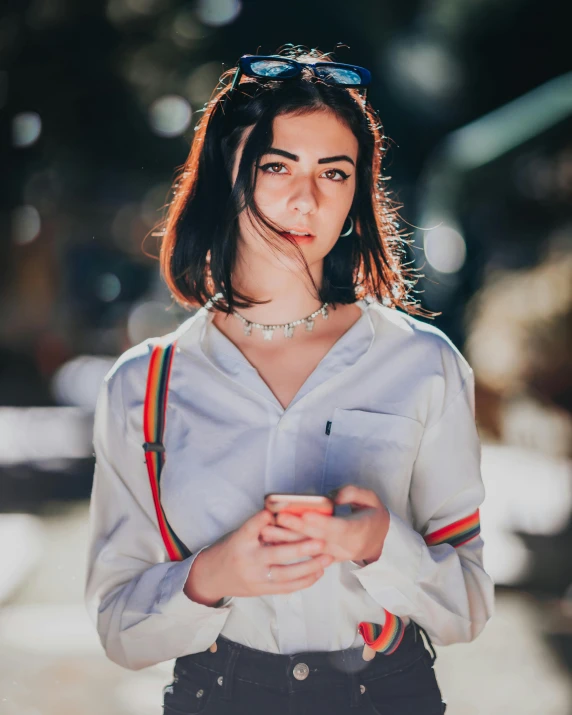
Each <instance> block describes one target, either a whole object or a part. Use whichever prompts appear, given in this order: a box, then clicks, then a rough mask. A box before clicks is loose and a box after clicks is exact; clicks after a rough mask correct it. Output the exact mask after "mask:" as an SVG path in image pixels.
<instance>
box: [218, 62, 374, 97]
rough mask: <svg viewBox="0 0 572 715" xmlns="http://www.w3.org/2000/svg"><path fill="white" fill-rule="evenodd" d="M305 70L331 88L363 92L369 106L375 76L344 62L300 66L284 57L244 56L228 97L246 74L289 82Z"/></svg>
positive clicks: (313, 63) (303, 64) (364, 69)
mask: <svg viewBox="0 0 572 715" xmlns="http://www.w3.org/2000/svg"><path fill="white" fill-rule="evenodd" d="M303 69H309V70H311V71H312V72H313V73H314V75H315V76H316V77H318V78H319V79H321V80H322V81H323V82H326V83H327V84H335V85H338V87H354V88H356V89H357V88H363V94H362V98H363V101H364V102H365V100H366V97H367V87H368V85H369V84H370V82H371V72H370V71H369V70H367V69H366V68H365V67H359V66H358V65H347V64H343V63H341V62H297V61H296V60H292V59H290V58H289V57H281V56H280V55H243V56H242V57H241V58H240V59H239V60H238V67H237V70H236V73H235V75H234V77H233V80H232V85H231V87H230V90H229V91H228V93H227V97H228V95H229V94H230V93H231V92H232V91H233V90H234V88H235V87H236V86H237V84H238V83H239V82H240V78H241V76H242V75H243V74H244V75H247V76H249V77H259V78H261V79H269V80H288V79H295V78H296V77H299V76H300V75H301V74H302V70H303Z"/></svg>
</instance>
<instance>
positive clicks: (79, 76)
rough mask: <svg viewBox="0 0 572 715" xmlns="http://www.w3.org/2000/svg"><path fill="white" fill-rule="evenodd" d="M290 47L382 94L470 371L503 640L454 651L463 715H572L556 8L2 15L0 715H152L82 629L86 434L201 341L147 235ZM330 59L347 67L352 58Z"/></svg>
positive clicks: (566, 46)
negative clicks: (222, 82) (250, 69)
mask: <svg viewBox="0 0 572 715" xmlns="http://www.w3.org/2000/svg"><path fill="white" fill-rule="evenodd" d="M285 43H293V44H295V45H298V44H302V45H307V46H309V47H318V48H319V49H321V50H323V51H335V59H337V60H339V61H341V62H353V63H355V64H360V65H364V66H366V67H368V68H370V69H371V70H372V72H373V85H372V87H371V89H370V91H369V97H370V99H371V102H372V104H373V106H374V107H375V108H376V109H377V110H378V111H379V113H380V117H381V119H382V122H383V124H384V129H385V133H386V134H387V135H388V136H389V137H390V139H391V150H390V152H389V154H388V155H387V159H386V165H385V171H384V173H385V175H386V176H388V177H391V179H390V181H389V183H390V186H391V189H392V191H393V198H395V199H396V200H398V201H400V202H401V203H402V204H403V205H404V207H403V209H402V211H401V215H402V218H403V223H402V225H404V226H406V227H407V228H408V230H410V231H411V233H412V237H413V244H412V246H411V249H410V258H411V260H412V261H414V262H415V264H416V265H417V266H418V267H419V268H421V269H422V270H421V272H422V273H423V274H424V278H423V279H422V280H421V281H420V282H419V284H418V285H417V290H418V291H420V293H419V297H420V298H421V300H422V303H423V305H424V306H425V307H427V308H429V309H431V310H436V311H441V315H440V316H439V317H438V318H437V319H436V320H435V321H433V322H434V324H436V325H437V326H438V327H440V328H441V329H443V330H444V331H445V332H446V333H447V335H449V337H450V338H451V339H452V340H453V342H454V343H455V344H456V345H457V346H458V347H459V349H460V350H461V351H462V353H463V354H464V355H465V356H466V358H467V359H468V360H469V362H470V364H471V365H472V367H473V368H474V370H475V376H476V380H477V386H476V390H477V423H478V426H479V431H480V434H481V439H482V444H483V451H482V457H483V462H482V466H483V479H484V481H485V487H486V490H487V498H486V500H485V503H484V504H483V506H482V508H481V523H482V534H483V538H484V540H485V544H486V546H485V567H486V568H487V570H488V571H489V573H490V574H491V575H492V577H493V579H494V581H495V583H496V593H497V606H496V613H495V616H494V618H493V619H492V620H491V621H490V622H489V624H488V625H487V627H486V629H485V631H484V632H483V633H482V635H481V636H480V637H479V638H478V639H477V640H476V641H474V642H473V643H468V644H456V645H453V646H448V647H444V648H440V647H439V646H437V647H436V650H437V653H438V659H437V661H436V665H435V670H436V673H437V678H438V680H439V683H440V686H441V689H442V692H443V695H444V697H445V699H446V700H447V702H448V709H447V715H477V714H479V715H480V714H483V715H497V714H498V715H501V713H502V715H505V714H506V712H513V711H514V712H518V713H519V715H572V678H571V673H572V556H571V554H572V469H571V464H572V461H571V460H572V414H571V413H572V369H571V363H572V360H571V356H572V131H571V130H572V72H571V70H572V55H571V53H570V40H569V29H568V24H567V22H566V20H565V4H564V3H563V2H560V3H557V2H555V1H554V0H544V2H542V3H540V4H539V3H537V2H533V1H532V0H478V1H477V0H465V1H464V2H460V0H417V1H412V0H383V1H382V2H380V0H353V1H352V2H351V3H348V2H345V1H342V0H329V1H328V2H325V1H324V0H311V2H307V1H306V2H300V1H299V0H291V2H289V3H280V4H275V5H273V4H272V3H269V2H256V1H254V0H252V1H249V0H244V1H243V2H240V1H239V0H196V1H195V2H185V1H183V0H107V2H106V1H104V0H101V1H100V2H95V1H94V0H84V1H83V2H81V3H80V2H72V0H18V2H15V1H10V0H5V2H4V3H3V4H2V6H1V9H0V112H1V116H2V119H3V121H2V123H1V126H2V127H3V129H2V136H3V138H4V139H6V141H5V142H3V147H4V148H3V149H2V156H1V167H2V171H1V173H0V182H1V185H2V190H1V191H0V250H1V260H0V607H1V608H0V712H1V713H2V714H3V715H4V714H5V715H68V713H69V714H72V713H73V715H77V714H78V713H81V714H82V715H91V714H92V713H93V714H95V713H98V714H100V713H102V712H105V713H106V714H107V715H135V714H137V715H155V714H156V713H158V712H160V707H161V703H162V694H161V693H162V688H163V686H164V685H166V684H167V683H168V682H169V680H170V677H171V673H172V667H173V662H167V663H162V664H161V665H159V666H155V667H152V668H147V669H144V670H142V671H138V672H131V671H128V670H125V669H122V668H120V667H119V666H117V665H115V664H114V663H112V662H110V661H108V660H107V659H106V657H105V656H104V653H103V650H102V648H101V646H100V645H99V641H98V639H97V635H96V633H95V630H94V627H93V625H92V624H91V622H90V621H89V619H88V616H87V612H86V610H85V608H84V605H83V587H84V574H85V565H86V564H85V557H86V553H85V548H86V538H87V510H88V501H89V495H90V490H91V479H92V474H93V466H94V462H93V455H92V445H91V438H92V427H93V410H94V406H95V398H96V395H97V391H98V388H99V385H100V383H101V380H102V378H103V376H104V375H105V373H106V372H107V371H108V369H109V368H110V367H111V365H112V364H113V363H114V361H115V360H116V358H117V357H118V356H119V354H120V353H121V352H123V351H124V350H126V349H127V348H128V347H130V346H131V345H133V344H135V343H138V342H140V341H142V340H144V339H145V338H147V337H150V336H156V335H161V334H164V333H167V332H169V331H171V330H172V329H173V328H174V327H176V326H177V325H178V324H179V323H180V322H181V321H182V320H183V319H185V318H186V317H188V313H184V312H183V311H182V310H181V309H180V308H178V307H177V306H176V305H175V304H174V303H173V301H172V300H171V298H170V295H169V294H168V292H167V290H166V289H165V287H164V285H163V284H162V282H161V280H160V278H159V274H158V265H157V261H156V259H155V258H154V256H156V255H157V239H156V238H155V237H153V236H152V235H151V231H152V228H153V226H154V224H156V222H157V221H158V220H159V218H160V217H161V211H162V207H164V205H165V203H166V202H167V201H168V200H169V188H170V184H171V181H172V178H173V175H174V172H175V169H176V167H178V166H180V165H181V164H182V163H183V162H184V161H185V158H186V156H187V154H188V150H189V146H190V143H191V141H192V138H193V128H194V126H195V124H196V123H197V121H198V120H199V119H200V117H201V116H202V114H201V110H202V108H203V105H204V103H205V102H206V101H207V100H208V98H209V96H210V94H211V91H212V90H213V88H214V87H215V86H216V85H217V82H218V78H219V76H220V74H221V73H222V72H223V71H224V70H225V69H227V68H228V67H230V66H232V65H234V64H235V62H236V60H237V59H238V57H239V56H240V55H241V54H245V53H251V54H257V53H258V54H272V53H274V52H276V50H277V49H278V48H279V47H280V46H282V45H284V44H285ZM338 43H339V44H340V46H339V48H338V49H336V48H337V45H338Z"/></svg>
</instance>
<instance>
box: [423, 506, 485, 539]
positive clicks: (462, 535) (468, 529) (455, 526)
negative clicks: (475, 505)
mask: <svg viewBox="0 0 572 715" xmlns="http://www.w3.org/2000/svg"><path fill="white" fill-rule="evenodd" d="M480 532H481V522H480V517H479V510H478V509H477V510H476V511H474V512H473V513H472V514H469V516H465V517H463V518H462V519H458V520H457V521H454V522H452V523H451V524H448V525H447V526H443V527H442V528H441V529H437V531H433V532H432V533H431V534H425V536H424V537H423V538H424V539H425V543H426V544H427V546H435V545H436V544H451V546H454V547H455V548H457V546H461V544H466V543H467V541H469V540H470V539H474V538H475V536H477V535H478V534H480Z"/></svg>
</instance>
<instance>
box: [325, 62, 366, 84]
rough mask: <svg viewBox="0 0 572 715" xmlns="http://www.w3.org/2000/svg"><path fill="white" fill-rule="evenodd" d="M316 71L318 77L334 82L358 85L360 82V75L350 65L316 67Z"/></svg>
mask: <svg viewBox="0 0 572 715" xmlns="http://www.w3.org/2000/svg"><path fill="white" fill-rule="evenodd" d="M316 72H317V73H318V76H319V77H320V79H323V80H324V81H327V82H335V83H336V84H345V85H348V86H352V85H355V86H358V85H360V84H362V82H363V80H362V76H361V75H360V73H359V72H358V71H357V70H355V69H353V68H352V67H336V66H335V65H334V66H333V67H324V66H323V65H322V66H321V67H316Z"/></svg>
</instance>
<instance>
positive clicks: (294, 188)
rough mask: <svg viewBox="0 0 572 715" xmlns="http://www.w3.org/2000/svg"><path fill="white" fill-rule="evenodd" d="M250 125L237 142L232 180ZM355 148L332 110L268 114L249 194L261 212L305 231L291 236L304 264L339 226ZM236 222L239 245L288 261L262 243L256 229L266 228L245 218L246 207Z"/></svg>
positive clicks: (322, 252) (328, 245)
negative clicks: (266, 142) (266, 146)
mask: <svg viewBox="0 0 572 715" xmlns="http://www.w3.org/2000/svg"><path fill="white" fill-rule="evenodd" d="M250 131H251V130H247V132H245V135H244V136H243V138H242V141H241V143H240V145H239V147H238V151H237V156H236V157H235V165H234V170H233V182H234V181H235V179H236V175H237V173H238V165H239V162H240V157H241V155H242V147H243V146H244V142H245V141H246V138H247V136H248V133H249V132H250ZM357 154H358V141H357V139H356V137H355V136H354V134H353V133H352V131H351V130H350V129H349V128H348V127H347V126H345V125H344V124H343V123H342V122H341V121H340V120H339V119H338V118H337V117H336V116H335V115H334V114H333V113H332V112H328V111H315V112H312V113H311V114H306V115H304V116H293V115H282V116H279V117H276V119H275V120H274V124H273V142H272V147H271V148H270V151H269V152H268V153H266V154H264V155H263V156H261V157H260V160H259V165H258V168H254V171H256V172H257V176H256V189H255V192H254V198H255V201H256V204H257V205H258V207H259V209H260V210H261V211H262V213H263V214H264V215H265V216H266V217H267V218H269V219H270V220H271V221H273V222H275V223H276V224H277V225H278V226H280V227H281V228H283V229H284V230H288V229H291V230H296V231H298V232H302V233H303V232H309V233H310V234H311V236H310V237H306V238H303V237H296V238H295V240H296V243H298V245H299V247H300V249H301V250H302V251H303V253H304V256H305V258H306V260H307V261H308V264H309V265H311V264H312V263H315V262H317V261H320V260H322V259H323V258H324V256H326V255H327V254H328V253H329V252H330V250H331V249H332V247H333V246H334V244H335V243H336V241H337V240H338V238H339V235H340V233H341V232H342V231H343V227H344V222H345V221H346V218H347V216H348V213H349V210H350V207H351V205H352V201H353V198H354V192H355V181H356V176H355V174H356V163H357ZM239 225H240V234H241V242H242V245H241V246H240V249H241V251H243V249H244V248H246V250H247V252H250V251H253V252H254V253H256V254H258V255H259V256H260V255H263V256H264V257H265V258H267V260H269V261H272V263H273V264H276V265H280V266H284V265H285V260H286V264H289V263H290V261H289V260H288V259H285V258H284V255H283V254H282V253H279V254H278V255H277V256H276V254H275V253H274V252H273V251H272V249H270V248H269V247H268V245H267V244H266V243H265V242H264V240H263V239H262V237H261V235H260V232H261V231H264V230H266V229H265V228H264V226H260V227H259V226H258V224H256V223H254V222H251V220H250V218H249V216H248V212H246V211H244V212H242V214H241V215H240V217H239ZM269 235H270V236H271V234H269ZM283 240H284V243H285V248H286V249H287V250H288V248H291V249H293V247H291V246H289V244H288V239H287V238H284V239H283ZM287 255H288V256H290V255H293V256H295V255H296V254H295V253H292V252H288V254H287Z"/></svg>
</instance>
